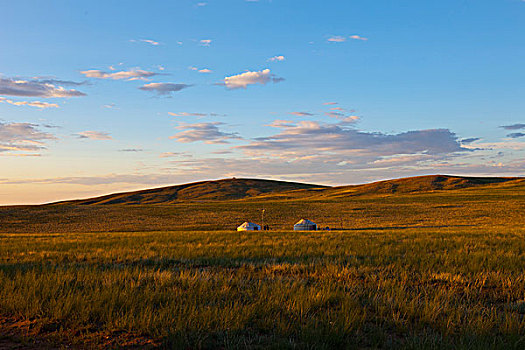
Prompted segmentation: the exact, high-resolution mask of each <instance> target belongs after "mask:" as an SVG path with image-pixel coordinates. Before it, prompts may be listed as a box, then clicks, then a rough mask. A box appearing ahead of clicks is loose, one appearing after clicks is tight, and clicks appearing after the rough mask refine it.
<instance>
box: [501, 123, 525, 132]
mask: <svg viewBox="0 0 525 350" xmlns="http://www.w3.org/2000/svg"><path fill="white" fill-rule="evenodd" d="M500 128H502V129H505V130H519V129H525V124H521V123H520V124H511V125H502V126H500Z"/></svg>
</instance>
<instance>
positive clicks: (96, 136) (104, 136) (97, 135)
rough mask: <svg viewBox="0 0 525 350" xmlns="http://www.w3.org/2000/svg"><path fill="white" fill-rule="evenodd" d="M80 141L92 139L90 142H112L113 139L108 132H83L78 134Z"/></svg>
mask: <svg viewBox="0 0 525 350" xmlns="http://www.w3.org/2000/svg"><path fill="white" fill-rule="evenodd" d="M76 135H77V137H78V138H80V139H90V140H112V139H113V137H111V135H110V134H109V133H107V132H104V131H92V130H88V131H81V132H79V133H77V134H76Z"/></svg>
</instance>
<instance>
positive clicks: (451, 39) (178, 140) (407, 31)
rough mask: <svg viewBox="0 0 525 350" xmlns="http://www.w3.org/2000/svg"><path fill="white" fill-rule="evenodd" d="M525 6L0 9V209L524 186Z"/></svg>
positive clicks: (275, 1) (165, 4)
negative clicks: (68, 202)
mask: <svg viewBox="0 0 525 350" xmlns="http://www.w3.org/2000/svg"><path fill="white" fill-rule="evenodd" d="M524 33H525V2H524V1H519V0H499V1H496V0H494V1H488V0H482V1H480V0H477V1H457V0H456V1H439V2H426V1H323V2H320V1H284V0H272V1H268V0H260V1H244V0H229V1H218V0H215V1H214V0H209V1H205V0H203V1H151V2H139V1H127V2H117V1H109V2H107V1H104V2H103V1H74V2H71V1H48V2H42V1H2V2H0V43H1V44H0V45H1V50H0V169H1V173H0V204H15V203H42V202H47V201H52V200H58V199H68V198H77V197H87V196H92V195H99V194H104V193H108V192H116V191H121V190H122V191H123V190H131V189H138V188H147V187H152V186H160V185H168V184H176V183H183V182H188V181H197V180H204V179H217V178H222V177H231V176H236V177H260V178H273V179H283V180H295V181H305V182H313V183H321V184H333V185H337V184H352V183H361V182H369V181H374V180H380V179H386V178H394V177H403V176H412V175H422V174H436V173H447V174H457V175H491V176H523V175H524V173H525V171H524V168H525V117H524V114H523V113H524V112H523V111H524V110H525V99H524V98H523V97H524V95H525V83H524V81H525V69H523V62H525V36H524V35H523V34H524Z"/></svg>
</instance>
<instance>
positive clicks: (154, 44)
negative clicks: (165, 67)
mask: <svg viewBox="0 0 525 350" xmlns="http://www.w3.org/2000/svg"><path fill="white" fill-rule="evenodd" d="M130 41H131V42H133V43H136V42H143V43H146V44H150V45H153V46H157V45H160V43H159V42H158V41H155V40H151V39H138V40H135V39H131V40H130Z"/></svg>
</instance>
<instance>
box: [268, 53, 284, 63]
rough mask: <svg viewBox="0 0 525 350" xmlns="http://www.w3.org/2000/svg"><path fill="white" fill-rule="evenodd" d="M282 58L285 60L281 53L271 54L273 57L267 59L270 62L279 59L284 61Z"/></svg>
mask: <svg viewBox="0 0 525 350" xmlns="http://www.w3.org/2000/svg"><path fill="white" fill-rule="evenodd" d="M284 60H285V58H284V56H282V55H281V56H273V57H270V58H268V61H270V62H276V61H278V62H280V61H284Z"/></svg>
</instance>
